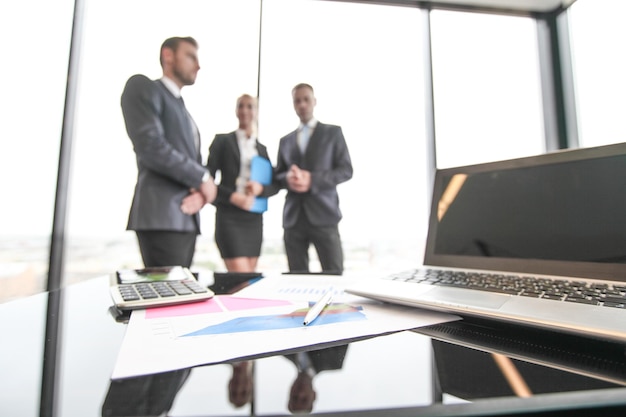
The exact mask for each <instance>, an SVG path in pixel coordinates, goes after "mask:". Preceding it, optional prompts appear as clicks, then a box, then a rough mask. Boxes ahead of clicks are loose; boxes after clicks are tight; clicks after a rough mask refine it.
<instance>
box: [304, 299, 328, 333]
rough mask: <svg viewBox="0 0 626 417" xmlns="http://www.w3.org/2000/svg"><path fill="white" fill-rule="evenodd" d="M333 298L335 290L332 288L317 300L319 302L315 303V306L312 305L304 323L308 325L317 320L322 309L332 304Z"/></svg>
mask: <svg viewBox="0 0 626 417" xmlns="http://www.w3.org/2000/svg"><path fill="white" fill-rule="evenodd" d="M332 299H333V291H332V290H328V291H326V293H324V295H323V296H322V298H320V299H319V300H318V301H317V303H315V304H313V307H311V308H310V309H309V311H308V312H307V313H306V316H304V323H303V324H304V325H305V326H306V325H307V324H310V323H311V322H312V321H313V320H315V319H316V318H317V316H319V315H320V313H321V312H322V310H324V307H326V306H327V305H328V304H330V302H331V301H332Z"/></svg>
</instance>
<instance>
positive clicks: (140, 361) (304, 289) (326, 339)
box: [112, 275, 457, 379]
mask: <svg viewBox="0 0 626 417" xmlns="http://www.w3.org/2000/svg"><path fill="white" fill-rule="evenodd" d="M286 277H288V280H286ZM344 282H345V278H343V279H342V277H337V276H332V277H330V276H319V275H316V276H304V277H302V276H291V275H286V276H276V277H271V276H270V277H266V278H264V279H262V280H260V281H259V282H258V283H257V284H254V285H252V286H250V287H247V288H246V289H245V291H241V292H240V293H238V294H237V295H234V296H229V295H220V296H215V297H214V298H213V299H210V300H207V301H204V302H200V303H194V304H188V305H182V306H171V307H162V308H155V309H148V310H137V311H134V312H133V313H132V315H131V318H130V321H129V323H128V328H127V330H126V335H125V337H124V341H123V343H122V346H121V349H120V352H119V354H118V358H117V363H116V365H115V368H114V370H113V375H112V378H113V379H119V378H126V377H131V376H139V375H148V374H154V373H159V372H165V371H173V370H177V369H184V368H189V367H193V366H199V365H207V364H215V363H220V362H227V361H233V360H237V359H242V358H254V357H261V356H265V355H268V354H272V353H274V352H289V351H290V350H291V351H292V350H295V349H299V348H303V347H307V346H314V345H323V344H332V343H333V342H336V341H345V342H349V341H351V340H356V339H360V338H365V337H371V336H376V335H382V334H387V333H392V332H398V331H403V330H408V329H413V328H416V327H422V326H427V325H432V324H436V323H442V322H447V321H451V320H455V319H457V317H456V316H451V315H447V314H440V313H434V312H426V311H420V310H417V309H415V308H405V307H399V306H388V305H382V304H379V303H376V302H373V301H370V300H367V299H365V298H359V297H355V296H351V295H344V294H343V292H342V289H341V288H342V286H341V285H339V284H344ZM261 283H262V284H263V285H261V286H260V287H259V288H258V291H256V290H255V289H254V287H255V286H256V285H259V284H261ZM289 286H290V288H292V289H295V288H296V287H297V288H299V292H298V294H297V295H295V294H289V293H288V294H285V292H284V289H285V288H287V287H289ZM329 286H332V287H333V289H334V290H335V291H336V292H337V296H336V297H334V298H333V303H332V304H331V305H330V306H328V308H327V309H325V310H324V312H323V313H322V314H321V315H320V317H318V319H316V320H315V322H313V323H311V324H310V325H309V326H303V325H302V320H303V318H304V315H305V314H306V312H307V310H308V308H309V302H310V301H314V300H315V299H316V298H317V297H319V295H318V291H324V290H325V289H327V288H328V287H329ZM322 287H323V288H322ZM277 291H278V292H277ZM272 295H274V296H275V297H273V298H267V296H272Z"/></svg>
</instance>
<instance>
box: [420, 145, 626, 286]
mask: <svg viewBox="0 0 626 417" xmlns="http://www.w3.org/2000/svg"><path fill="white" fill-rule="evenodd" d="M425 264H427V265H439V266H454V267H469V268H478V269H488V270H503V271H514V272H532V273H543V274H552V275H567V276H581V277H590V278H608V279H621V280H625V281H626V144H618V145H610V146H604V147H596V148H586V149H576V150H568V151H559V152H554V153H549V154H545V155H540V156H536V157H530V158H521V159H515V160H508V161H500V162H495V163H488V164H479V165H472V166H466V167H457V168H450V169H445V170H439V171H438V172H437V175H436V179H435V186H434V190H433V204H432V207H431V218H430V224H429V236H428V242H427V246H426V256H425Z"/></svg>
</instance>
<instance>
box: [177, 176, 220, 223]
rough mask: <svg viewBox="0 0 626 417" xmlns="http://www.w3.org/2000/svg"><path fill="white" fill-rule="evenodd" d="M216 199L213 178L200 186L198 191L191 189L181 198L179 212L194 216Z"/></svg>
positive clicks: (215, 187)
mask: <svg viewBox="0 0 626 417" xmlns="http://www.w3.org/2000/svg"><path fill="white" fill-rule="evenodd" d="M216 197H217V186H216V185H215V181H213V178H210V179H209V181H206V182H203V183H202V184H200V189H199V190H196V189H195V188H192V189H190V190H189V194H188V195H187V196H186V197H185V198H183V201H182V203H181V205H180V210H181V211H182V212H183V213H185V214H188V215H190V216H191V215H194V214H196V213H198V212H199V211H200V209H202V207H204V205H205V204H209V203H212V202H213V201H214V200H215V198H216Z"/></svg>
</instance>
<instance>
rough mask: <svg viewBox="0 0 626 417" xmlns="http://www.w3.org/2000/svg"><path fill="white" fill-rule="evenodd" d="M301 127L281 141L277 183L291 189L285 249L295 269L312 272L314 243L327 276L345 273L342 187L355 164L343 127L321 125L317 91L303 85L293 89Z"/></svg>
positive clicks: (285, 219) (285, 220)
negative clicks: (317, 114) (316, 114)
mask: <svg viewBox="0 0 626 417" xmlns="http://www.w3.org/2000/svg"><path fill="white" fill-rule="evenodd" d="M291 93H292V98H293V107H294V109H295V111H296V114H297V115H298V118H299V119H300V124H299V126H298V128H297V129H296V130H295V131H293V132H291V133H289V134H288V135H286V136H284V137H283V138H282V139H281V140H280V144H279V149H278V158H277V164H276V172H275V182H276V183H277V184H278V186H280V187H282V188H287V196H286V198H285V206H284V211H283V228H284V242H285V251H286V253H287V260H288V263H289V271H290V272H296V273H306V272H308V271H309V255H308V250H309V246H310V245H311V244H313V246H314V247H315V249H316V251H317V255H318V257H319V260H320V263H321V266H322V272H324V273H331V274H341V273H342V272H343V249H342V247H341V238H340V236H339V227H338V225H339V221H340V220H341V217H342V214H341V210H340V209H339V196H338V194H337V185H338V184H340V183H342V182H345V181H348V180H349V179H350V178H352V161H351V159H350V153H349V152H348V146H347V144H346V140H345V138H344V136H343V132H342V130H341V127H339V126H334V125H329V124H324V123H321V122H318V121H317V120H316V119H315V117H314V116H313V110H314V108H315V105H316V104H317V101H316V99H315V95H314V92H313V87H311V86H310V85H309V84H298V85H296V86H295V87H294V88H293V90H292V92H291Z"/></svg>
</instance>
